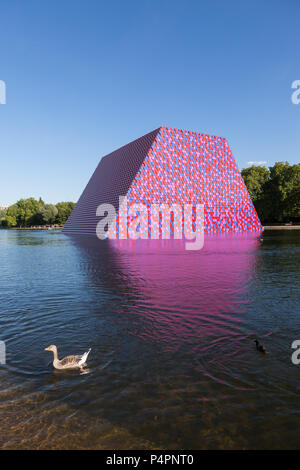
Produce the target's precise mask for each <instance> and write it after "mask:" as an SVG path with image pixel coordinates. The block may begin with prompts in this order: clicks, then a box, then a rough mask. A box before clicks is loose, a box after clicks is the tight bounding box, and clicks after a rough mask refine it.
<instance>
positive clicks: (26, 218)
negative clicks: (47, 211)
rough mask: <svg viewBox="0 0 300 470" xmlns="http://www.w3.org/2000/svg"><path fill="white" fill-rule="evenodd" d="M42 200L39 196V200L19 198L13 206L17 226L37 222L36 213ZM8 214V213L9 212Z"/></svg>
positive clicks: (41, 204)
mask: <svg viewBox="0 0 300 470" xmlns="http://www.w3.org/2000/svg"><path fill="white" fill-rule="evenodd" d="M43 204H44V202H43V201H42V199H41V198H40V200H39V201H37V200H36V199H34V198H33V197H30V198H28V199H19V201H17V202H16V204H15V206H16V209H17V214H16V218H17V223H18V225H19V226H27V225H34V224H35V223H37V222H38V220H37V214H38V212H39V210H40V208H41V207H42V206H43ZM9 215H10V214H9Z"/></svg>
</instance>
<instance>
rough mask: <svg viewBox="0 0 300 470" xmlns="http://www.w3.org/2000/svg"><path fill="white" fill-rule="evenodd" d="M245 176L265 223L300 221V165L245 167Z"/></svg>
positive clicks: (250, 192)
mask: <svg viewBox="0 0 300 470" xmlns="http://www.w3.org/2000/svg"><path fill="white" fill-rule="evenodd" d="M241 173H242V177H243V178H244V181H245V184H246V186H247V189H248V191H249V194H250V196H251V199H252V201H253V204H254V207H255V209H256V211H257V214H258V216H259V218H260V220H261V222H262V223H263V224H266V223H287V222H294V223H299V222H300V164H299V163H298V164H295V165H290V164H289V163H288V162H277V163H275V165H273V166H271V167H269V168H266V167H264V166H255V165H253V166H250V167H249V168H244V169H243V170H242V171H241Z"/></svg>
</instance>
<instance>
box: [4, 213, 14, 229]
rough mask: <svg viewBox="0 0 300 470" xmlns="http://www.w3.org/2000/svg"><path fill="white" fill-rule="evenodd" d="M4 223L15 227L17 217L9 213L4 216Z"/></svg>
mask: <svg viewBox="0 0 300 470" xmlns="http://www.w3.org/2000/svg"><path fill="white" fill-rule="evenodd" d="M4 224H5V225H6V226H7V227H15V226H16V225H17V219H16V217H13V216H11V215H7V216H6V218H5V219H4Z"/></svg>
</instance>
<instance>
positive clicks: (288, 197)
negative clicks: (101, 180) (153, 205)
mask: <svg viewBox="0 0 300 470" xmlns="http://www.w3.org/2000/svg"><path fill="white" fill-rule="evenodd" d="M241 173H242V177H243V178H244V181H245V184H246V186H247V189H248V191H249V194H250V196H251V199H252V201H253V204H254V206H255V209H256V211H257V213H258V216H259V218H260V220H261V222H262V223H263V224H266V223H286V222H296V223H297V222H298V223H300V164H295V165H290V164H289V163H288V162H277V163H275V165H274V166H272V167H269V168H266V167H264V166H255V165H252V166H250V167H249V168H244V169H243V170H242V171H241ZM74 207H75V203H74V202H59V203H58V204H55V205H54V204H45V203H44V201H43V200H42V199H41V198H40V199H39V200H38V201H37V200H36V199H34V198H33V197H31V198H28V199H20V200H19V201H17V202H16V203H15V204H13V205H12V206H10V207H9V208H8V209H6V210H0V225H2V227H30V226H33V225H51V224H59V225H64V224H65V222H66V221H67V219H68V217H69V215H70V214H71V212H72V210H73V209H74Z"/></svg>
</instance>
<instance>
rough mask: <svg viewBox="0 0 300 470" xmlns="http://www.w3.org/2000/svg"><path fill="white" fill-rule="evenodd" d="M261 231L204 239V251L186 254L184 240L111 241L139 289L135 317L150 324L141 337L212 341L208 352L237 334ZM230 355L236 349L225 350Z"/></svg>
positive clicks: (169, 341)
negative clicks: (145, 319) (139, 300)
mask: <svg viewBox="0 0 300 470" xmlns="http://www.w3.org/2000/svg"><path fill="white" fill-rule="evenodd" d="M260 236H261V234H260V233H256V232H255V233H253V232H252V233H249V232H248V233H242V234H240V233H239V234H224V235H211V236H206V237H205V242H204V248H203V249H202V250H199V251H192V252H191V251H187V250H185V241H184V240H111V241H109V243H110V244H111V247H112V250H113V252H114V253H115V255H116V258H118V260H119V262H120V266H121V267H122V270H123V271H126V273H127V274H128V276H129V278H130V280H131V283H132V284H133V285H134V286H135V288H136V289H138V290H139V291H140V294H141V298H142V304H141V305H139V308H138V310H139V314H140V315H144V316H145V317H146V318H147V319H148V320H151V325H152V329H150V327H149V325H148V327H147V326H144V328H143V330H142V331H141V332H140V335H141V336H150V337H151V338H152V339H153V340H159V341H165V342H166V343H168V345H169V346H170V349H171V350H173V348H174V344H173V343H174V342H176V343H177V346H178V345H180V343H181V341H180V340H184V341H192V342H194V341H195V338H201V337H208V336H210V337H211V341H210V344H209V346H208V348H210V347H211V348H217V347H218V345H219V344H218V341H219V342H221V343H222V340H223V339H225V338H227V337H228V335H230V336H232V335H239V336H241V334H242V333H241V331H240V329H239V323H240V321H241V320H242V317H243V315H242V314H243V313H244V311H245V305H246V304H247V303H248V298H247V295H245V294H247V290H248V288H249V283H251V281H252V280H253V277H254V272H255V264H256V262H257V253H258V251H259V248H260V245H261V242H260ZM228 354H230V355H234V354H235V350H234V349H233V350H231V351H229V352H228Z"/></svg>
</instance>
